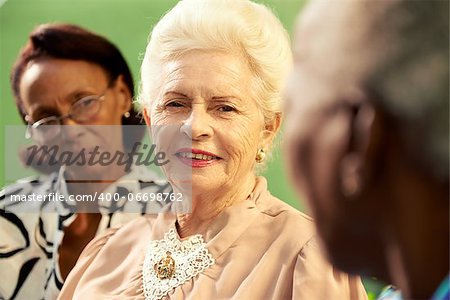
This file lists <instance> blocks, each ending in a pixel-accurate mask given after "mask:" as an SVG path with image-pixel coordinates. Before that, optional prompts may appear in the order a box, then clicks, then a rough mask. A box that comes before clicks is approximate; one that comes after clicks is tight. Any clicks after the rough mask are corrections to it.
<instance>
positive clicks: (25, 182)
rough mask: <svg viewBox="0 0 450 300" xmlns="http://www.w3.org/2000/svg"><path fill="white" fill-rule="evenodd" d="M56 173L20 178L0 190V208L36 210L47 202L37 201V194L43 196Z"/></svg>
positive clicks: (51, 184) (49, 187) (54, 178)
mask: <svg viewBox="0 0 450 300" xmlns="http://www.w3.org/2000/svg"><path fill="white" fill-rule="evenodd" d="M56 179H57V173H52V174H50V175H41V176H32V177H27V178H23V179H20V180H18V181H16V182H15V183H12V184H10V185H7V186H5V187H3V188H2V189H1V190H0V209H2V210H6V211H12V212H13V211H18V212H37V211H39V209H40V208H41V207H42V206H43V205H46V204H47V203H48V202H44V201H42V199H40V200H41V201H38V200H39V199H37V198H38V195H40V196H43V195H45V194H47V193H48V192H49V191H51V190H52V186H53V184H54V183H55V182H56Z"/></svg>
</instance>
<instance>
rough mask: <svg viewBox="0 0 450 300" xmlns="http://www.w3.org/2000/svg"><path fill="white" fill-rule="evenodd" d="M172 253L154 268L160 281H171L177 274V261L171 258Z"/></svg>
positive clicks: (167, 253)
mask: <svg viewBox="0 0 450 300" xmlns="http://www.w3.org/2000/svg"><path fill="white" fill-rule="evenodd" d="M171 254H172V253H170V252H169V251H167V252H166V257H163V258H161V259H160V260H159V261H158V262H157V263H156V264H155V265H154V266H153V268H154V270H155V272H156V275H157V276H158V278H159V279H170V278H172V277H173V275H174V274H175V260H174V259H173V258H172V256H170V255H171Z"/></svg>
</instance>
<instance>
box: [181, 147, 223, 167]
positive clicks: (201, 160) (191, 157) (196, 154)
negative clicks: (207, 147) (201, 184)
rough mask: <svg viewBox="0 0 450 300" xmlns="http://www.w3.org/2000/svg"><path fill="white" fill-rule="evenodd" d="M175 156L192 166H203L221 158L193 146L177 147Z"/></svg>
mask: <svg viewBox="0 0 450 300" xmlns="http://www.w3.org/2000/svg"><path fill="white" fill-rule="evenodd" d="M175 156H176V157H177V158H178V159H179V160H180V161H181V162H182V163H183V164H185V165H187V166H189V167H192V168H204V167H207V166H210V165H212V164H214V163H216V162H217V161H219V160H220V159H222V158H220V157H219V156H217V155H215V154H214V153H211V152H208V151H203V150H200V149H194V148H181V149H178V151H177V152H176V153H175Z"/></svg>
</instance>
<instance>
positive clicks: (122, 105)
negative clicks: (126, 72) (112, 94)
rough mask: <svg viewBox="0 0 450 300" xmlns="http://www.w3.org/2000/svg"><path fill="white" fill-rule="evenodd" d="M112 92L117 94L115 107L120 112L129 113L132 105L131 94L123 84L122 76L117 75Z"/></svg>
mask: <svg viewBox="0 0 450 300" xmlns="http://www.w3.org/2000/svg"><path fill="white" fill-rule="evenodd" d="M114 90H115V91H116V93H117V95H118V96H117V101H118V102H117V105H118V107H119V109H120V111H121V112H122V114H123V113H125V112H127V111H130V109H131V107H132V105H133V103H132V102H133V99H132V97H131V92H130V90H129V88H128V86H127V85H126V84H125V81H124V79H123V75H122V74H121V75H119V77H117V80H116V83H115V85H114Z"/></svg>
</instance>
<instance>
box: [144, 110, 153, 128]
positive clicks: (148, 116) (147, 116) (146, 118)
mask: <svg viewBox="0 0 450 300" xmlns="http://www.w3.org/2000/svg"><path fill="white" fill-rule="evenodd" d="M142 114H143V115H144V120H145V124H147V126H150V125H151V122H150V121H151V119H150V112H149V111H148V108H147V107H146V108H144V109H143V111H142Z"/></svg>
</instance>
